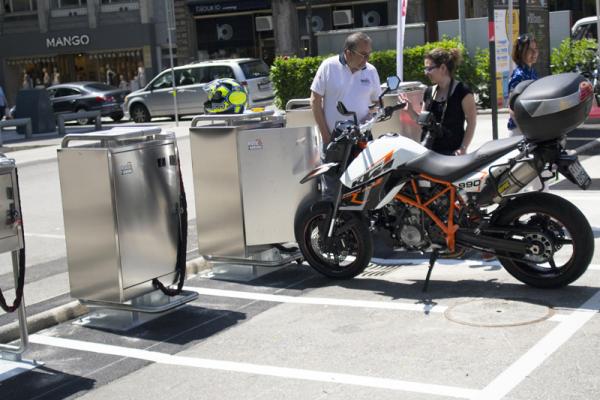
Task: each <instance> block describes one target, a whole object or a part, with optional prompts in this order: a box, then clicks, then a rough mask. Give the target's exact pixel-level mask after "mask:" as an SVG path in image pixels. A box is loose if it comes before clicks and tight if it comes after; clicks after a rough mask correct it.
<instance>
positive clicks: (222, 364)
mask: <svg viewBox="0 0 600 400" xmlns="http://www.w3.org/2000/svg"><path fill="white" fill-rule="evenodd" d="M29 341H30V342H32V343H36V344H41V345H47V346H54V347H61V348H66V349H71V350H80V351H87V352H92V353H99V354H109V355H115V356H119V357H129V358H136V359H140V360H145V361H151V362H155V363H160V364H166V365H177V366H187V367H193V368H203V369H210V370H220V371H228V372H241V373H247V374H251V375H263V376H273V377H279V378H289V379H301V380H307V381H316V382H326V383H334V384H347V385H355V386H365V387H371V388H378V389H390V390H398V391H406V392H415V393H424V394H434V395H439V396H446V397H454V398H460V399H469V398H472V397H474V396H476V395H477V394H478V392H479V391H478V390H476V389H467V388H461V387H455V386H446V385H436V384H430V383H419V382H411V381H403V380H398V379H388V378H377V377H370V376H364V375H350V374H341V373H335V372H325V371H314V370H308V369H299V368H286V367H274V366H270V365H260V364H251V363H243V362H235V361H221V360H211V359H205V358H195V357H185V356H176V355H171V354H165V353H159V352H156V351H150V350H143V349H132V348H129V347H122V346H114V345H107V344H101V343H94V342H86V341H81V340H74V339H63V338H58V337H53V336H45V335H40V334H34V335H30V336H29Z"/></svg>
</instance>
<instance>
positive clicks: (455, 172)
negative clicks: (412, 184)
mask: <svg viewBox="0 0 600 400" xmlns="http://www.w3.org/2000/svg"><path fill="white" fill-rule="evenodd" d="M522 140H523V136H515V137H510V138H507V139H499V140H492V141H491V142H487V143H485V144H484V145H483V146H481V147H480V148H479V149H477V150H476V151H474V152H473V153H469V154H465V155H462V156H445V155H443V154H439V153H436V152H434V151H431V150H429V151H426V152H425V153H423V154H421V155H420V156H419V157H417V158H415V159H414V160H412V161H409V162H408V163H406V165H405V166H404V168H403V169H409V170H411V171H415V172H418V173H422V174H425V175H429V176H431V177H432V178H436V179H441V180H444V181H449V182H453V181H455V180H457V179H460V178H462V177H463V176H465V175H467V174H468V173H470V172H473V171H475V170H477V169H478V168H481V167H483V166H484V165H486V164H489V163H490V162H491V161H493V160H494V159H496V158H499V157H501V156H503V155H505V154H506V153H509V152H511V151H512V150H514V149H515V148H516V147H517V145H518V144H519V142H521V141H522Z"/></svg>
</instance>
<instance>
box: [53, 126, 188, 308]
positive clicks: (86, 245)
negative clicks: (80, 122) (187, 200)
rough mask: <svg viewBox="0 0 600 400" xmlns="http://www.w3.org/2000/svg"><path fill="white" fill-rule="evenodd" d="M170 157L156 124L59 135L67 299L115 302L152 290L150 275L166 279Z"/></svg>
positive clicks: (174, 188)
mask: <svg viewBox="0 0 600 400" xmlns="http://www.w3.org/2000/svg"><path fill="white" fill-rule="evenodd" d="M73 143H75V144H76V146H74V147H72V146H71V145H72V144H73ZM177 157H178V153H177V146H176V142H175V137H174V136H173V135H168V134H161V133H160V129H159V128H149V129H139V128H138V129H137V130H135V131H127V129H113V130H112V132H111V133H109V134H101V135H89V134H86V135H68V136H66V137H65V140H64V141H63V148H61V149H59V150H58V164H59V176H60V183H61V192H62V201H63V214H64V222H65V236H66V243H67V258H68V266H69V281H70V286H71V295H72V296H73V297H75V298H78V299H83V300H95V301H106V302H116V303H122V302H125V301H127V300H129V299H131V298H133V297H136V296H139V295H142V294H145V293H148V292H149V291H151V290H153V288H152V286H151V280H152V279H153V278H157V277H160V278H162V279H163V280H164V281H165V282H169V283H170V281H171V279H172V275H173V271H174V269H175V263H176V256H177V241H178V237H179V236H178V229H179V221H178V212H179V208H178V207H179V204H178V198H179V197H178V196H179V179H180V178H179V173H178V167H177Z"/></svg>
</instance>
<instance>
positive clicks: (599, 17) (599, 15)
mask: <svg viewBox="0 0 600 400" xmlns="http://www.w3.org/2000/svg"><path fill="white" fill-rule="evenodd" d="M596 32H597V34H596V36H597V38H596V42H597V43H598V50H597V51H596V53H597V54H598V56H599V57H600V0H596ZM596 68H600V66H599V65H596ZM595 89H596V88H594V90H595Z"/></svg>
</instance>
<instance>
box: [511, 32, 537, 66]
mask: <svg viewBox="0 0 600 400" xmlns="http://www.w3.org/2000/svg"><path fill="white" fill-rule="evenodd" d="M532 42H535V38H534V37H533V35H532V34H530V33H524V34H522V35H520V36H519V37H518V38H517V40H515V43H514V45H513V51H512V59H513V61H514V62H515V64H517V65H523V64H525V61H524V60H525V54H527V51H528V50H529V47H531V43H532Z"/></svg>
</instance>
